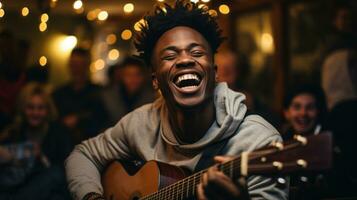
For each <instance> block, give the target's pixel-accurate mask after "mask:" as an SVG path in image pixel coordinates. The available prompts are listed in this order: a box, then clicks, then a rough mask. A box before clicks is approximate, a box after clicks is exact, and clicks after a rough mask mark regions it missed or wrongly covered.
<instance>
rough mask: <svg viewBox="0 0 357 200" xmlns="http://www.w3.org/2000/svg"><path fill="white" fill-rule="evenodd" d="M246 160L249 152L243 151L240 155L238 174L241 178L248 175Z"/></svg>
mask: <svg viewBox="0 0 357 200" xmlns="http://www.w3.org/2000/svg"><path fill="white" fill-rule="evenodd" d="M248 158H249V152H246V151H244V152H243V153H242V155H241V160H240V174H241V175H242V176H247V175H248Z"/></svg>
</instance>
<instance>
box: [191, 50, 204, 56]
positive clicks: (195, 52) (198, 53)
mask: <svg viewBox="0 0 357 200" xmlns="http://www.w3.org/2000/svg"><path fill="white" fill-rule="evenodd" d="M191 55H192V56H193V57H201V56H203V55H204V52H203V51H198V50H195V51H191Z"/></svg>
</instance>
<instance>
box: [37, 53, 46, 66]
mask: <svg viewBox="0 0 357 200" xmlns="http://www.w3.org/2000/svg"><path fill="white" fill-rule="evenodd" d="M38 63H39V64H40V65H41V66H42V67H44V66H45V65H46V64H47V58H46V56H41V57H40V59H39V60H38Z"/></svg>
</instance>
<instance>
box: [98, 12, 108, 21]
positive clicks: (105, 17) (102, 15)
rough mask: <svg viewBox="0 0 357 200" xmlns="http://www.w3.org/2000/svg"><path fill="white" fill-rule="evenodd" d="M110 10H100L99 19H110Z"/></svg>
mask: <svg viewBox="0 0 357 200" xmlns="http://www.w3.org/2000/svg"><path fill="white" fill-rule="evenodd" d="M108 16H109V14H108V12H107V11H100V12H99V14H98V19H99V20H100V21H105V20H106V19H108Z"/></svg>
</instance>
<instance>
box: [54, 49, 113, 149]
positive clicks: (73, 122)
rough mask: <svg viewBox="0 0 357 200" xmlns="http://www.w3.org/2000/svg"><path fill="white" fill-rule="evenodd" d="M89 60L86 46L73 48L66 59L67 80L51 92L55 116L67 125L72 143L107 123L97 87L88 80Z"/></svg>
mask: <svg viewBox="0 0 357 200" xmlns="http://www.w3.org/2000/svg"><path fill="white" fill-rule="evenodd" d="M90 62H91V56H90V52H89V51H88V50H86V49H82V48H75V49H73V51H72V53H71V55H70V58H69V63H68V67H69V72H70V75H71V81H70V83H68V84H66V85H64V86H63V87H61V88H59V89H57V90H55V92H54V94H53V97H54V100H55V104H56V106H57V108H58V111H59V118H60V120H61V122H62V123H63V124H64V125H65V126H66V127H67V128H68V129H70V131H71V133H72V138H73V140H74V141H75V143H80V142H81V141H82V140H84V139H87V138H90V137H93V136H95V135H96V134H98V133H99V132H100V131H101V130H103V129H104V128H106V126H107V125H106V124H107V114H106V112H105V108H104V105H103V103H102V100H101V98H100V92H101V87H100V86H98V85H95V84H93V83H92V82H91V81H90V77H89V66H90Z"/></svg>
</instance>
